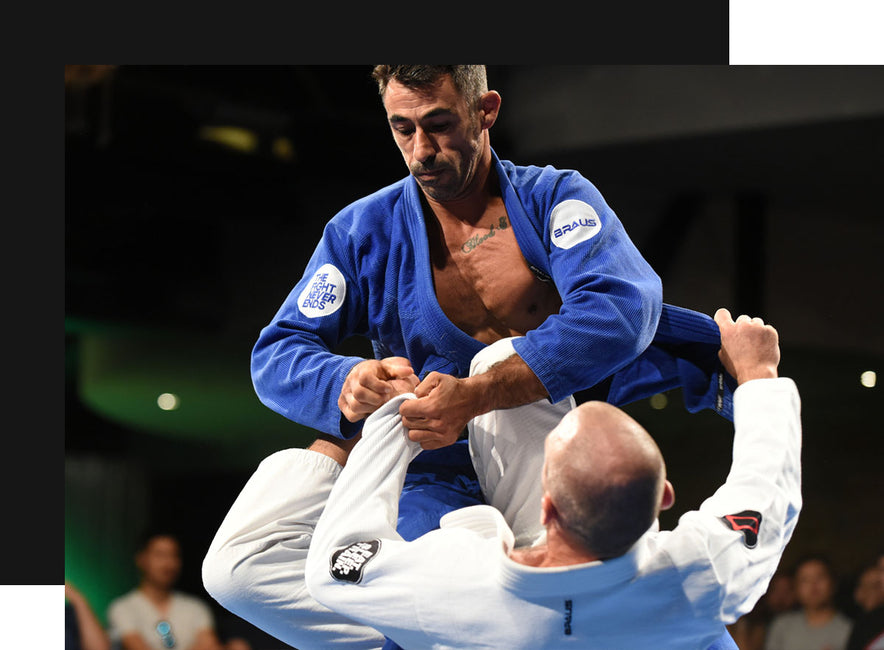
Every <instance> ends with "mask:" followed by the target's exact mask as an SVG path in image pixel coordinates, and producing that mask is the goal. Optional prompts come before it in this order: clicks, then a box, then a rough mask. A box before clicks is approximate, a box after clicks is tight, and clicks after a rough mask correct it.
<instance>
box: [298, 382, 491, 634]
mask: <svg viewBox="0 0 884 650" xmlns="http://www.w3.org/2000/svg"><path fill="white" fill-rule="evenodd" d="M414 398H415V396H414V395H413V394H411V393H407V394H403V395H400V396H397V397H394V398H393V399H391V400H390V401H389V402H387V403H386V404H385V405H384V406H382V407H381V408H379V409H378V410H377V411H375V412H374V413H372V414H371V415H370V416H369V417H368V418H367V419H366V421H365V426H364V427H363V430H362V438H361V439H360V441H359V442H358V443H356V446H355V447H354V448H353V450H352V451H351V452H350V456H349V458H348V459H347V464H346V466H345V467H344V469H343V471H342V472H341V475H340V477H339V478H338V480H337V482H336V483H335V486H334V488H333V489H332V492H331V494H330V495H329V498H328V503H327V504H326V508H325V511H324V512H323V513H322V516H321V517H320V518H319V522H318V523H317V524H316V530H315V532H314V535H313V541H312V543H311V545H310V550H309V552H308V554H307V571H306V581H307V588H308V589H309V591H310V594H311V595H312V596H313V597H314V598H315V599H316V600H317V601H318V602H320V603H322V604H324V605H325V606H326V607H329V608H330V609H334V610H335V611H338V612H341V613H342V614H344V615H346V616H348V617H350V618H352V619H354V620H357V621H361V622H363V623H366V624H370V625H372V626H373V627H375V628H376V629H378V630H380V631H382V632H384V634H386V635H387V636H388V637H391V638H396V636H394V635H395V634H396V632H397V630H398V631H400V632H401V631H402V630H414V629H415V628H417V627H419V625H418V624H417V622H416V621H415V618H416V616H417V613H416V612H415V611H414V609H415V608H414V606H412V605H410V603H411V602H412V601H413V595H412V592H413V591H414V590H415V589H420V588H421V585H422V584H423V583H424V582H425V581H431V578H428V577H427V576H426V575H424V574H426V573H429V572H433V571H438V570H439V566H440V564H441V562H443V561H444V560H443V558H441V557H439V558H437V560H438V562H439V563H440V564H436V563H432V562H431V563H429V565H432V566H428V563H427V558H428V557H435V554H436V553H437V552H441V551H440V549H442V548H445V549H446V553H445V554H446V555H447V557H448V559H449V560H450V555H451V554H450V553H447V551H448V550H450V548H449V547H448V546H446V544H447V541H446V540H450V538H451V533H448V532H447V531H444V530H434V531H431V532H430V533H428V534H427V535H424V536H422V537H420V538H418V539H416V540H414V541H411V542H406V541H405V540H404V539H403V538H402V537H401V536H400V535H399V534H398V533H397V532H396V521H397V516H398V511H399V496H400V493H401V490H402V484H403V482H404V479H405V473H406V470H407V467H408V464H409V463H410V462H411V460H412V459H413V458H414V457H415V456H416V455H417V454H418V453H420V452H421V446H420V444H419V443H416V442H412V441H411V440H409V439H408V433H407V430H406V429H405V428H404V427H403V426H402V418H401V416H400V415H399V405H400V404H401V403H402V402H403V401H404V400H405V399H414ZM476 507H485V506H476Z"/></svg>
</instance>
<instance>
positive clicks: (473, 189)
mask: <svg viewBox="0 0 884 650" xmlns="http://www.w3.org/2000/svg"><path fill="white" fill-rule="evenodd" d="M492 169H493V165H492V157H491V150H490V148H489V149H486V151H485V152H484V153H483V154H482V156H481V157H480V159H479V162H478V163H477V167H476V172H475V175H474V176H473V180H472V182H471V183H470V185H469V186H468V187H467V189H466V191H465V192H464V194H463V195H462V196H459V197H457V198H455V199H451V200H445V201H439V200H436V199H434V198H433V197H431V196H429V195H428V194H427V193H426V192H422V193H423V195H424V199H425V200H426V202H427V204H428V206H429V207H430V209H431V210H432V211H433V214H435V215H436V217H437V218H438V219H440V220H445V219H448V220H456V221H461V222H463V223H467V224H475V223H476V222H478V221H479V220H480V219H481V218H482V216H483V215H484V214H485V210H486V208H487V207H488V203H489V201H490V200H491V199H492V198H494V197H497V196H500V179H498V178H497V174H496V173H492Z"/></svg>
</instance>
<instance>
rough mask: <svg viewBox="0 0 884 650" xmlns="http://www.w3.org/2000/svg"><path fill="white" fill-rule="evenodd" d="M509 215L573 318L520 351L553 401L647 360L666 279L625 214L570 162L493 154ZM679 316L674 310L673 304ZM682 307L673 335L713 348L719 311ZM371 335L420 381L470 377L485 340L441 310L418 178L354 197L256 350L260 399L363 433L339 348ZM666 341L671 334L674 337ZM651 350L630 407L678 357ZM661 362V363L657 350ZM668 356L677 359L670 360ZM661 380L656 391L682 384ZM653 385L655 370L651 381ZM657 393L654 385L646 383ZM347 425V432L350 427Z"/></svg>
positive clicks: (676, 340)
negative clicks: (347, 407) (344, 407)
mask: <svg viewBox="0 0 884 650" xmlns="http://www.w3.org/2000/svg"><path fill="white" fill-rule="evenodd" d="M494 166H495V169H496V171H497V173H498V175H499V178H500V184H501V189H502V193H503V198H504V202H505V205H506V210H507V213H508V215H509V218H510V223H511V224H512V227H513V230H514V234H515V236H516V239H517V241H518V242H519V246H520V247H521V249H522V251H523V254H524V255H525V258H526V260H527V261H528V263H529V265H531V266H532V267H533V269H534V270H535V272H536V273H538V274H539V275H540V276H541V277H548V278H549V279H550V281H552V282H554V283H555V285H556V288H557V289H558V291H559V294H560V295H561V298H562V308H561V310H560V313H558V314H555V315H553V316H551V317H549V318H548V319H547V320H546V322H544V323H543V324H542V325H541V326H540V327H539V328H537V329H536V330H533V331H531V332H528V333H527V335H526V336H525V337H524V338H522V339H519V341H518V343H517V345H516V351H517V352H518V354H519V355H520V356H521V357H522V359H523V360H524V361H525V362H526V363H527V364H528V366H529V367H530V368H531V369H532V371H533V372H534V373H535V374H536V375H537V377H538V378H539V379H540V381H541V382H542V383H543V385H544V387H545V388H546V389H547V391H548V392H549V394H550V398H551V399H552V400H553V401H558V400H560V399H562V398H564V397H566V396H568V395H571V394H573V393H576V392H578V391H580V390H583V389H586V388H589V387H591V386H594V385H595V384H597V383H598V382H600V381H602V380H603V379H605V378H607V377H609V376H611V375H613V374H614V373H616V372H617V371H618V370H620V369H621V368H623V367H624V366H626V365H628V364H631V363H633V361H634V360H635V359H636V358H637V357H639V356H640V355H642V353H644V352H645V350H646V349H647V348H648V346H649V345H650V343H651V342H652V340H653V339H654V337H655V335H657V334H658V326H659V325H660V317H661V313H662V312H663V311H664V307H663V304H662V287H661V282H660V278H659V277H658V276H657V274H656V273H655V272H654V270H653V269H652V268H651V267H650V265H648V263H647V262H646V261H645V260H644V258H643V257H642V256H641V254H640V253H639V252H638V250H637V249H636V248H635V246H634V244H633V243H632V241H631V240H630V239H629V237H628V235H627V234H626V232H625V230H624V229H623V226H622V224H621V223H620V220H619V219H618V218H617V216H616V215H615V214H614V212H613V211H612V210H611V209H610V208H609V207H608V205H607V203H606V202H605V200H604V198H603V197H602V195H601V194H600V193H599V191H598V190H597V189H596V188H595V187H594V186H593V185H592V183H590V182H589V181H588V180H586V179H585V178H583V177H582V176H581V175H580V174H578V173H577V172H574V171H570V170H564V171H563V170H558V169H554V168H553V167H549V166H547V167H543V168H541V167H534V166H516V165H514V164H513V163H511V162H509V161H501V160H500V159H498V157H497V156H496V154H495V155H494ZM666 309H667V311H668V310H669V307H667V308H666ZM675 311H678V312H679V313H678V319H679V321H691V324H692V325H693V326H694V330H695V331H690V332H689V336H688V337H687V338H685V337H682V336H681V334H682V332H680V331H679V330H677V329H675V330H672V328H670V327H669V326H670V325H671V322H670V321H671V319H669V318H667V319H664V322H663V326H664V329H666V328H669V329H670V330H672V331H669V332H661V333H660V337H661V338H660V340H661V343H662V342H665V343H666V344H668V345H670V346H671V345H676V344H681V343H683V342H685V341H695V342H696V341H697V340H698V339H697V337H699V340H700V342H701V343H712V344H713V346H714V348H715V350H716V351H717V341H718V328H717V326H716V325H715V324H714V322H713V321H712V319H711V318H710V317H708V316H705V315H702V314H698V313H696V312H690V311H689V310H680V309H678V308H675ZM352 335H361V336H364V337H366V338H368V339H369V340H371V341H372V344H373V347H374V350H375V354H376V356H377V357H378V358H380V357H383V356H390V355H396V356H403V357H406V358H408V359H409V360H410V361H411V363H412V364H413V366H414V368H415V372H416V373H417V374H418V376H421V377H423V376H425V375H426V374H427V373H428V372H430V371H433V370H438V371H440V372H447V373H450V374H454V375H456V376H465V375H466V374H467V372H468V370H469V365H470V360H471V359H472V357H473V355H474V354H475V353H476V352H478V350H479V349H481V348H482V347H483V344H482V343H480V342H478V341H476V340H475V339H473V338H472V337H470V336H468V335H467V334H465V333H464V332H463V331H461V330H460V329H458V328H457V327H456V326H455V325H454V324H453V323H452V322H451V321H450V320H449V319H448V318H447V317H446V316H445V314H444V313H443V312H442V310H441V308H440V307H439V303H438V302H437V300H436V297H435V292H434V289H433V276H432V270H431V267H430V257H429V249H428V244H427V238H426V229H425V225H424V219H423V213H422V210H421V204H420V189H419V187H418V186H417V183H416V181H415V180H414V179H413V178H412V177H410V176H409V177H407V178H405V179H403V180H401V181H399V182H397V183H395V184H393V185H390V186H388V187H386V188H383V189H381V190H379V191H378V192H375V193H373V194H371V195H369V196H366V197H364V198H362V199H360V200H357V201H355V202H354V203H352V204H350V205H349V206H347V207H345V208H344V209H343V210H341V211H340V212H339V213H338V214H337V215H335V216H334V217H333V218H332V219H331V221H330V222H329V223H328V224H327V225H326V227H325V230H324V233H323V236H322V239H321V240H320V242H319V244H318V246H317V247H316V249H315V251H314V253H313V255H312V257H311V258H310V261H309V262H308V264H307V267H306V269H305V271H304V274H303V277H302V278H301V280H300V281H299V282H298V283H297V284H296V285H295V287H294V289H293V290H292V291H291V292H290V294H289V296H288V297H287V298H286V300H285V301H284V303H283V304H282V306H281V307H280V309H279V310H278V312H277V314H276V315H275V316H274V318H273V320H272V321H271V323H270V324H269V325H267V326H266V327H265V328H264V329H263V330H262V331H261V333H260V336H259V338H258V340H257V342H256V344H255V346H254V350H253V355H252V364H251V370H252V379H253V383H254V387H255V390H256V392H257V394H258V397H259V399H260V400H261V401H262V402H263V403H264V404H265V405H266V406H268V407H269V408H271V409H272V410H274V411H276V412H278V413H280V414H282V415H283V416H285V417H287V418H289V419H291V420H294V421H296V422H299V423H301V424H303V425H305V426H309V427H311V428H314V429H317V430H319V431H323V432H325V433H328V434H331V435H336V436H340V437H345V438H346V437H351V436H352V435H355V433H356V432H357V430H358V428H357V427H350V428H349V429H348V423H347V422H346V421H345V420H343V418H342V417H341V414H340V411H339V410H338V408H337V399H338V395H339V394H340V391H341V387H342V385H343V382H344V379H345V378H346V376H347V373H348V372H349V371H350V369H351V368H352V367H353V366H354V365H356V364H357V363H358V362H359V361H361V360H362V359H361V358H359V357H342V356H338V355H335V354H333V353H332V350H334V349H335V347H336V346H337V345H338V344H339V343H340V342H341V341H343V340H344V339H346V338H347V337H349V336H352ZM664 339H665V340H664ZM670 351H671V350H668V351H667V354H666V355H663V357H660V356H659V355H657V356H654V355H648V358H645V359H644V360H643V361H642V363H641V364H640V365H639V366H638V367H636V368H634V369H632V371H631V372H630V373H629V374H624V375H622V376H621V377H620V378H619V380H618V381H617V382H615V384H614V385H613V386H612V397H615V398H616V400H617V403H624V401H623V400H624V399H640V398H641V397H643V396H644V395H643V394H641V392H642V391H639V392H635V391H634V384H636V382H637V381H638V380H639V378H640V377H641V376H642V375H643V371H647V370H649V369H650V368H651V367H652V366H654V365H655V364H656V365H657V366H659V365H660V364H661V363H663V362H664V360H665V361H666V362H667V363H668V361H669V359H668V356H671V355H669V354H668V352H670ZM658 357H659V358H658ZM664 357H667V358H666V359H664ZM663 370H665V372H663V373H658V374H664V375H667V376H668V378H669V379H670V380H671V381H670V382H669V385H667V382H666V381H663V382H662V383H661V382H660V381H657V379H662V378H652V379H654V382H653V386H652V387H650V388H649V390H651V392H650V393H647V394H653V392H659V389H660V387H661V386H665V387H666V388H671V387H672V386H673V385H679V383H680V378H679V377H677V376H675V375H673V371H674V370H675V366H674V365H666V366H665V368H663ZM646 379H647V377H646ZM644 392H647V391H644ZM342 427H343V429H342Z"/></svg>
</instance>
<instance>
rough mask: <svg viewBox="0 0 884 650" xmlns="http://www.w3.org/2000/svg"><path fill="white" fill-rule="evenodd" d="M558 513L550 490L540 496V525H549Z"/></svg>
mask: <svg viewBox="0 0 884 650" xmlns="http://www.w3.org/2000/svg"><path fill="white" fill-rule="evenodd" d="M557 515H558V511H557V510H556V507H555V505H554V504H553V502H552V499H551V498H550V496H549V493H548V492H544V493H543V496H542V497H541V498H540V525H541V526H548V525H549V524H550V523H551V522H552V521H553V520H554V519H555V518H556V516H557Z"/></svg>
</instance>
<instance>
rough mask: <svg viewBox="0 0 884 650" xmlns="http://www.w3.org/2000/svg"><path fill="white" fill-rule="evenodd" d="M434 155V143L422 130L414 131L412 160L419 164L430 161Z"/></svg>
mask: <svg viewBox="0 0 884 650" xmlns="http://www.w3.org/2000/svg"><path fill="white" fill-rule="evenodd" d="M435 155H436V143H435V142H434V141H433V139H432V138H431V137H430V136H428V135H427V133H426V132H425V131H424V130H423V129H415V131H414V158H415V160H417V161H418V162H420V163H426V162H427V161H428V160H432V159H433V156H435Z"/></svg>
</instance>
